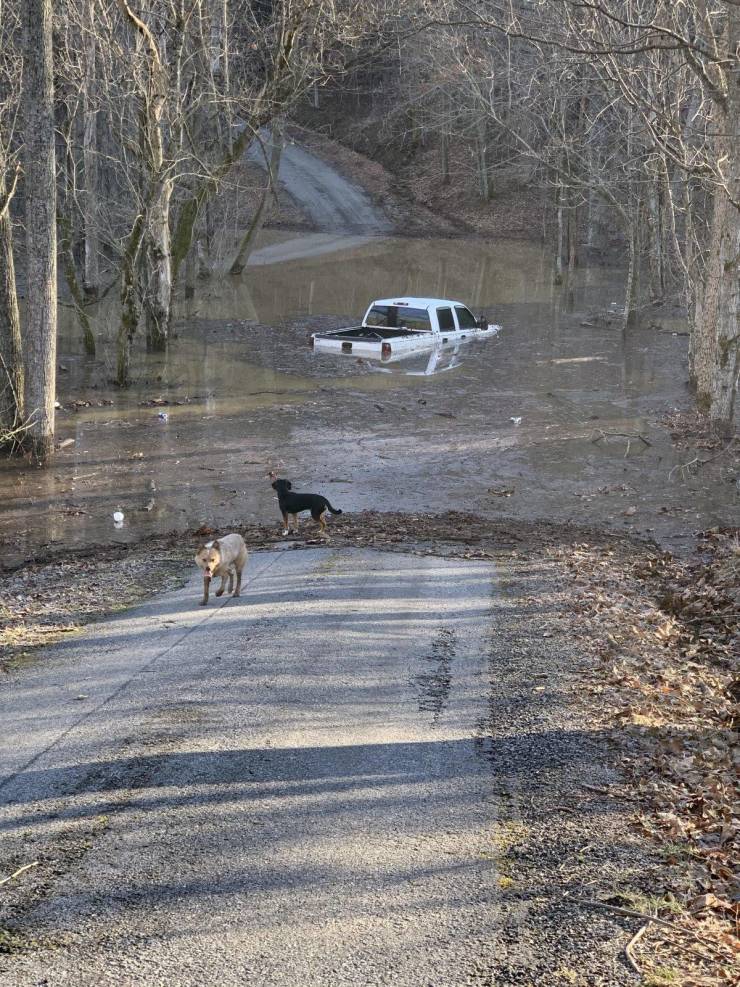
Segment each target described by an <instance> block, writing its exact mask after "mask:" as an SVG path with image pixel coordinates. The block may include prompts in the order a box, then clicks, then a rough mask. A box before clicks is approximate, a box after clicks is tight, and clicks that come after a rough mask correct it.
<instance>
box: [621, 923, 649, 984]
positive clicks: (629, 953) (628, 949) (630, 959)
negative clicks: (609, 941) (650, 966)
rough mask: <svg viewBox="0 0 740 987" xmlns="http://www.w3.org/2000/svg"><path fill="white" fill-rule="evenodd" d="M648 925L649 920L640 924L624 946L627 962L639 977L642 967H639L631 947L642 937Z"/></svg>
mask: <svg viewBox="0 0 740 987" xmlns="http://www.w3.org/2000/svg"><path fill="white" fill-rule="evenodd" d="M649 926H650V923H649V922H646V923H645V924H644V925H641V926H640V928H639V929H638V930H637V932H636V933H635V934H634V936H632V938H631V939H630V941H629V942H628V943H627V945H626V946H625V947H624V955H625V956H626V957H627V961H628V962H629V965H630V966H631V967H632V969H633V970H634V971H635V973H636V974H637V975H638V977H641V976H642V969H641V968H640V964H639V963H638V962H637V960H636V959H635V957H634V956H633V955H632V947H633V946H634V945H635V944H636V943H637V942H638V941H639V940H640V939H642V937H643V936H644V935H645V933H646V932H647V930H648V927H649Z"/></svg>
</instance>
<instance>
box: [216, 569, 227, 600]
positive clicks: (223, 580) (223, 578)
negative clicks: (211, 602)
mask: <svg viewBox="0 0 740 987" xmlns="http://www.w3.org/2000/svg"><path fill="white" fill-rule="evenodd" d="M225 586H226V573H224V574H223V576H221V585H220V586H219V588H218V589H217V590H216V596H223V595H224V588H225Z"/></svg>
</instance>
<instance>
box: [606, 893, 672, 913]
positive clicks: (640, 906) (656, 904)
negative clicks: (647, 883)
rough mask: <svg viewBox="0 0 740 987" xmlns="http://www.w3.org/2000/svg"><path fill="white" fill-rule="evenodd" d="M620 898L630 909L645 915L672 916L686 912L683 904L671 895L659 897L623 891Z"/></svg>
mask: <svg viewBox="0 0 740 987" xmlns="http://www.w3.org/2000/svg"><path fill="white" fill-rule="evenodd" d="M620 896H621V897H622V898H623V899H624V901H625V904H626V905H627V907H628V908H633V909H634V910H635V911H636V912H642V913H643V915H658V914H660V913H665V912H668V913H669V914H670V915H682V914H683V912H684V908H683V906H682V905H681V903H680V902H679V901H677V900H676V899H675V898H674V897H673V895H672V894H670V893H668V894H665V895H662V896H661V897H658V895H653V894H644V893H643V892H642V891H622V892H620Z"/></svg>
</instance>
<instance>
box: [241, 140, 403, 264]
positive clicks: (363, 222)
mask: <svg viewBox="0 0 740 987" xmlns="http://www.w3.org/2000/svg"><path fill="white" fill-rule="evenodd" d="M262 139H263V141H265V142H266V144H268V145H269V140H270V134H269V130H268V131H264V132H263V133H262ZM247 157H248V158H249V160H250V161H253V162H255V163H256V164H259V165H260V166H261V167H262V168H266V162H265V155H264V153H263V151H262V148H261V147H260V146H259V145H258V144H253V145H252V146H251V147H250V149H249V151H248V152H247ZM278 178H279V182H280V185H281V186H282V187H283V188H284V189H285V190H286V191H287V192H288V193H289V194H290V195H291V197H292V198H293V199H294V200H295V201H296V202H297V203H298V204H299V205H300V206H301V207H302V208H303V209H304V210H305V212H306V214H307V215H308V217H309V218H310V220H311V222H312V223H313V225H314V226H315V228H316V230H317V231H318V232H317V233H314V234H312V235H311V234H309V235H305V234H303V235H301V236H298V237H296V238H294V239H292V240H288V241H287V242H286V243H276V244H272V245H270V246H268V247H262V248H261V249H259V250H255V251H254V252H253V253H252V254H251V256H250V258H249V265H250V266H251V267H255V266H262V265H265V264H278V263H282V262H285V261H289V260H297V259H298V258H301V257H313V256H319V255H321V254H326V253H333V252H335V251H337V250H347V249H350V248H352V247H357V246H359V245H361V244H363V243H365V242H366V241H367V240H368V239H369V238H370V237H373V236H383V235H390V234H391V233H392V231H393V224H392V223H391V222H390V221H389V220H388V218H387V217H386V216H385V215H384V213H383V212H382V210H380V209H378V208H377V207H376V206H375V205H374V204H373V202H372V200H371V198H370V196H369V195H368V194H367V192H366V191H365V190H364V189H363V188H361V187H360V186H359V185H356V184H355V183H353V182H350V181H349V180H348V179H346V178H345V177H344V176H343V175H341V174H340V173H339V172H338V171H337V170H336V169H335V168H332V166H331V165H329V164H327V163H326V162H325V161H322V160H321V159H320V158H318V157H316V155H315V154H311V153H310V152H309V151H306V150H305V149H304V148H302V147H301V146H300V145H299V144H296V143H293V142H288V143H287V144H286V146H285V147H284V148H283V152H282V156H281V158H280V171H279V174H278Z"/></svg>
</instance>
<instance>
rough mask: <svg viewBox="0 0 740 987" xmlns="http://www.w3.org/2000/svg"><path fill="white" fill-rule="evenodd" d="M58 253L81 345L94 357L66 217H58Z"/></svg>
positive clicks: (93, 343) (70, 229)
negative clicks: (73, 308)
mask: <svg viewBox="0 0 740 987" xmlns="http://www.w3.org/2000/svg"><path fill="white" fill-rule="evenodd" d="M59 231H60V233H61V236H60V238H59V253H60V255H61V260H62V270H63V271H64V277H65V279H66V281H67V287H68V288H69V293H70V295H71V296H72V301H73V302H74V305H75V312H76V313H77V318H78V320H79V323H80V328H81V329H82V344H83V346H84V347H85V352H86V353H87V354H88V356H95V336H94V335H93V331H92V326H91V325H90V319H89V318H88V317H87V312H86V311H85V308H84V299H83V297H82V291H81V290H80V285H79V282H78V280H77V267H76V265H75V259H74V254H73V253H72V223H71V222H70V219H69V217H68V216H65V215H61V214H60V216H59Z"/></svg>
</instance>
